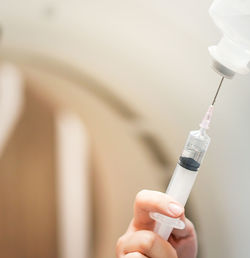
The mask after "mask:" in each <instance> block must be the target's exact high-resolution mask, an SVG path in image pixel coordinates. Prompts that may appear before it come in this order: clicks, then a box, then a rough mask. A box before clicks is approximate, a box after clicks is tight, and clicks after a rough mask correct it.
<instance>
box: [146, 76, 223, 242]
mask: <svg viewBox="0 0 250 258" xmlns="http://www.w3.org/2000/svg"><path fill="white" fill-rule="evenodd" d="M223 79H224V77H222V79H221V81H220V84H219V87H218V90H217V92H216V94H215V97H214V99H213V102H212V105H211V106H210V107H209V108H208V111H207V113H206V114H205V116H204V118H203V120H202V122H201V124H200V129H199V130H197V131H191V132H190V133H189V136H188V138H187V141H186V144H185V147H184V150H183V152H182V154H181V156H180V158H179V162H178V163H177V166H176V168H175V171H174V174H173V176H172V178H171V181H170V183H169V186H168V188H167V191H166V194H168V195H169V196H171V197H172V198H174V199H175V200H176V201H178V202H179V203H181V204H182V205H183V206H185V204H186V202H187V199H188V196H189V194H190V192H191V189H192V187H193V185H194V182H195V179H196V176H197V174H198V170H199V168H200V165H201V163H202V161H203V158H204V156H205V154H206V151H207V149H208V146H209V143H210V137H209V136H208V135H207V134H206V130H207V129H209V123H210V121H211V117H212V112H213V107H214V103H215V100H216V98H217V95H218V92H219V90H220V87H221V85H222V82H223ZM151 217H152V218H153V219H155V220H156V221H157V222H156V226H155V229H154V231H155V232H156V233H158V234H159V235H160V236H161V237H162V238H164V239H165V240H168V238H169V236H170V234H171V232H172V230H173V227H174V225H177V223H176V222H173V219H169V220H168V217H166V216H164V215H161V214H151ZM179 228H180V227H179Z"/></svg>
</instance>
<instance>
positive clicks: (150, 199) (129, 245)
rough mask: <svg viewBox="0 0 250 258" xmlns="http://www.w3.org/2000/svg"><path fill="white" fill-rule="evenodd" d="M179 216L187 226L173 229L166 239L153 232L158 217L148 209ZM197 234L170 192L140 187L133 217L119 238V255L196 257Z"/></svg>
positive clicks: (129, 257)
mask: <svg viewBox="0 0 250 258" xmlns="http://www.w3.org/2000/svg"><path fill="white" fill-rule="evenodd" d="M151 211H152V212H159V213H161V214H164V215H167V216H169V217H172V218H180V219H181V220H182V221H183V222H184V223H185V229H182V230H179V229H174V230H173V232H172V234H171V235H170V237H169V240H168V241H166V240H164V239H163V238H161V237H160V236H159V235H157V234H156V233H154V232H153V230H154V226H155V221H154V220H153V219H151V218H150V216H149V212H151ZM196 255H197V238H196V233H195V229H194V226H193V224H192V223H191V222H190V221H189V220H188V219H187V218H185V215H184V208H183V207H182V206H181V205H180V204H179V203H178V202H176V201H175V200H173V199H172V198H171V197H170V196H168V195H166V194H164V193H160V192H156V191H149V190H142V191H140V192H139V193H138V194H137V196H136V199H135V203H134V218H133V219H132V221H131V223H130V225H129V227H128V230H127V232H126V233H125V234H124V235H123V236H121V237H120V238H119V240H118V242H117V248H116V257H117V258H177V257H178V258H195V257H196Z"/></svg>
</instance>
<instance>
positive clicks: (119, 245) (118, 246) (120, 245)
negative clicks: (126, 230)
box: [116, 235, 124, 255]
mask: <svg viewBox="0 0 250 258" xmlns="http://www.w3.org/2000/svg"><path fill="white" fill-rule="evenodd" d="M123 245H124V235H123V236H121V237H119V238H118V240H117V242H116V253H117V255H118V254H120V253H121V251H122V249H123Z"/></svg>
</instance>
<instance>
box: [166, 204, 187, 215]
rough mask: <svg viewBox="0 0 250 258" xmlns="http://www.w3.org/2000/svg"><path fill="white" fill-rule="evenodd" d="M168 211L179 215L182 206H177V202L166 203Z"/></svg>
mask: <svg viewBox="0 0 250 258" xmlns="http://www.w3.org/2000/svg"><path fill="white" fill-rule="evenodd" d="M168 211H169V212H170V214H171V215H173V216H179V215H181V214H182V212H183V208H182V207H181V206H179V205H178V204H176V203H170V204H169V205H168Z"/></svg>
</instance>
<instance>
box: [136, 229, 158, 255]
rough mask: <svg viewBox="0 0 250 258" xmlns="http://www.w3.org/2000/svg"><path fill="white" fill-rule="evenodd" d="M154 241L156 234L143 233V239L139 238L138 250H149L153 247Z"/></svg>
mask: <svg viewBox="0 0 250 258" xmlns="http://www.w3.org/2000/svg"><path fill="white" fill-rule="evenodd" d="M155 241H156V234H155V233H153V232H150V231H148V232H143V237H142V238H141V243H140V250H142V252H144V251H148V250H151V249H152V247H153V246H154V243H155Z"/></svg>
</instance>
